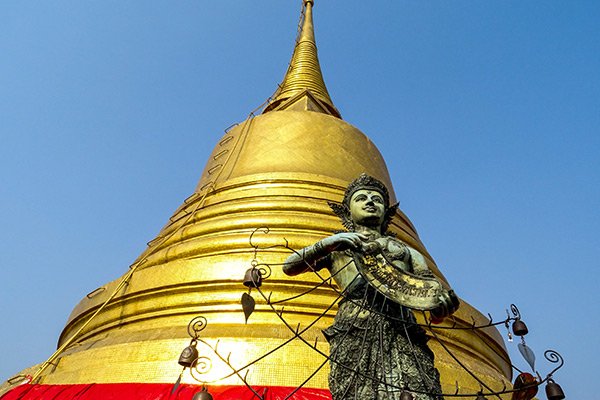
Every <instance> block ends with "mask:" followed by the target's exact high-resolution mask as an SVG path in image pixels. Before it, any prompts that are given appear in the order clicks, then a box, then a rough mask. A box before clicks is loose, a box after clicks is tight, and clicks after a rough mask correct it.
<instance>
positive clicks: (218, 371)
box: [30, 1, 511, 392]
mask: <svg viewBox="0 0 600 400" xmlns="http://www.w3.org/2000/svg"><path fill="white" fill-rule="evenodd" d="M306 5H307V11H310V9H311V7H312V1H307V2H306ZM306 18H311V14H310V12H307V14H306ZM309 22H310V23H307V22H306V19H305V23H304V27H305V28H304V29H305V31H304V32H306V29H310V30H311V35H312V36H311V35H309V36H310V37H312V38H313V39H312V40H313V42H314V34H313V33H312V20H310V21H309ZM300 37H306V35H302V34H301V35H300ZM297 48H298V47H297ZM310 57H315V58H316V52H314V56H310ZM308 64H310V65H314V62H312V63H308ZM308 64H307V65H308ZM317 65H318V60H317ZM291 70H293V69H290V70H288V74H286V78H285V79H284V82H285V81H286V80H288V81H290V79H291V78H290V79H288V78H289V76H288V75H289V73H290V71H291ZM319 74H320V69H319ZM309 75H310V74H309ZM313 75H314V74H313ZM292 81H293V79H292ZM294 82H296V83H297V82H298V81H294ZM315 85H316V86H314V87H313V86H310V85H309V86H306V87H305V88H304V89H301V88H299V87H298V86H293V87H294V90H293V91H291V90H290V91H287V92H286V90H282V89H280V91H279V94H278V95H277V96H279V97H277V96H276V99H275V101H274V102H273V103H271V105H272V106H269V107H267V109H266V111H267V112H266V113H264V114H262V115H260V116H257V117H252V118H249V119H248V120H246V121H244V122H242V123H240V124H239V125H237V126H236V127H234V128H233V129H231V130H229V131H228V132H227V133H226V134H225V135H224V136H223V138H222V139H221V140H220V141H219V142H218V143H217V144H216V146H215V149H214V151H213V153H212V154H211V156H210V158H209V160H208V162H207V165H206V167H205V169H204V172H203V173H202V177H201V179H200V182H199V183H198V186H197V188H196V190H195V191H194V193H193V194H192V196H190V197H189V198H188V199H187V200H186V201H185V202H184V203H183V204H182V205H181V206H180V207H179V208H178V209H177V210H176V211H175V212H174V214H173V216H172V217H171V219H170V220H169V221H168V223H167V224H166V225H165V227H164V228H163V229H162V230H161V232H160V233H159V235H158V237H157V238H156V239H154V240H153V241H152V242H150V243H149V246H148V248H147V250H146V251H145V252H144V253H143V254H142V255H140V257H139V258H138V260H137V261H136V263H134V265H133V269H132V270H131V271H129V272H128V273H127V274H126V275H125V277H124V279H120V280H116V281H114V282H111V283H108V284H107V285H105V286H103V287H101V288H99V289H97V290H95V291H94V292H92V293H90V294H89V295H88V296H86V297H85V298H84V299H83V300H82V301H81V302H80V303H79V304H78V305H77V306H76V308H75V309H74V310H73V312H72V314H71V316H70V318H69V321H68V323H67V325H66V327H65V329H64V331H63V332H62V334H61V337H60V341H59V345H62V344H65V345H68V346H66V348H65V349H61V351H60V352H59V354H57V357H56V359H54V360H52V363H50V364H45V365H44V367H45V368H44V370H43V371H42V373H41V374H40V376H39V378H40V382H41V383H44V384H71V383H89V382H95V383H117V382H146V383H157V382H164V383H170V382H174V381H175V379H176V378H177V376H178V375H179V373H180V372H181V367H180V366H179V365H178V363H177V359H178V357H179V354H180V352H181V350H182V349H183V348H184V347H185V346H186V345H187V344H188V342H189V337H188V335H187V331H186V327H187V324H188V322H189V321H190V320H191V319H192V318H193V317H195V316H197V315H203V316H204V317H206V318H207V320H208V327H207V329H206V330H205V331H203V332H202V338H203V339H204V340H206V341H207V342H208V343H210V344H213V345H216V343H217V342H218V343H219V344H218V353H219V355H224V356H227V354H229V353H230V352H231V358H230V363H231V364H232V365H233V366H235V367H238V368H239V367H242V366H244V365H246V364H247V363H248V362H250V361H252V360H254V359H256V358H258V357H260V356H261V355H264V354H266V353H268V352H270V351H271V350H272V349H273V348H275V347H276V346H277V345H278V344H280V343H283V342H285V341H287V340H290V342H289V343H288V344H287V345H285V346H284V347H282V348H281V349H279V350H277V351H275V352H273V353H272V354H270V355H269V356H268V357H265V358H264V359H262V360H261V361H260V362H258V363H256V364H254V365H252V366H251V367H249V368H248V370H249V371H250V372H249V375H248V381H249V382H250V383H251V384H261V385H274V386H291V387H293V386H296V385H299V384H300V383H301V382H302V381H303V380H304V379H306V378H307V377H308V376H309V375H310V374H311V373H312V372H313V371H314V370H316V369H318V368H319V367H320V366H321V365H322V364H323V363H324V361H325V360H324V358H323V357H322V356H319V355H318V353H316V352H315V351H314V349H312V348H310V347H309V346H307V344H306V343H304V342H302V341H301V340H299V339H298V338H296V339H294V334H293V332H290V330H289V329H288V328H287V327H286V326H285V325H284V324H283V323H282V322H281V320H280V319H279V318H278V316H277V314H276V313H275V312H274V311H273V309H272V308H271V307H270V306H269V305H268V304H267V302H266V301H264V300H261V299H260V296H259V295H257V294H256V293H254V295H255V297H256V298H257V299H258V301H257V307H256V311H255V312H254V314H253V315H252V316H251V317H250V320H249V322H248V323H247V324H246V323H245V319H244V314H243V312H242V308H241V305H240V297H241V295H242V293H244V292H246V291H247V289H246V288H245V287H244V286H243V284H242V279H243V277H244V272H245V271H246V270H247V269H248V268H249V267H250V265H251V262H252V260H253V259H254V257H255V256H256V257H257V261H258V262H260V263H267V264H270V265H271V266H272V267H271V268H272V274H271V276H270V277H269V278H268V279H266V280H265V282H264V285H263V288H262V289H263V290H264V291H265V292H268V293H272V298H271V300H272V301H276V300H277V299H282V298H285V297H293V296H297V295H300V294H302V293H303V292H305V291H307V290H309V289H311V288H314V287H315V284H316V283H319V282H320V280H319V279H318V278H317V277H315V276H313V275H311V274H304V275H302V276H299V277H294V278H290V277H288V276H286V275H284V274H283V273H282V271H281V269H280V268H279V267H278V265H280V264H281V262H282V261H283V260H284V259H285V258H286V257H287V255H289V250H287V249H284V248H282V247H272V246H275V245H282V244H284V243H286V241H287V243H288V244H289V246H290V247H291V248H293V249H300V248H303V247H304V246H307V245H308V244H311V243H313V242H315V241H317V240H319V239H321V238H323V237H325V236H327V235H330V234H331V233H332V232H334V231H336V230H339V229H342V226H341V224H340V221H339V220H338V219H337V217H336V216H335V215H334V214H333V213H332V212H331V210H330V208H329V206H328V205H327V202H328V201H335V202H340V201H341V199H342V197H343V193H344V190H345V187H346V186H347V184H348V183H349V182H350V181H351V180H353V179H354V178H355V177H357V176H358V175H359V174H360V173H363V172H366V173H368V174H370V175H372V176H374V177H376V178H378V179H380V180H381V181H383V182H384V183H385V184H386V185H387V186H388V187H389V188H390V189H391V188H392V184H391V180H390V177H389V174H388V171H387V167H386V165H385V162H384V160H383V158H382V156H381V154H380V153H379V151H378V150H377V148H376V147H375V145H374V144H373V143H372V142H371V141H370V140H369V138H368V137H367V136H366V135H365V134H363V133H362V132H361V131H359V130H358V129H357V128H355V127H353V126H352V125H350V124H348V123H347V122H345V121H343V120H341V119H340V118H338V117H339V114H337V115H336V113H335V112H333V111H332V110H334V111H336V110H335V107H333V104H332V103H331V100H330V99H329V96H328V94H327V97H326V98H325V96H324V95H323V93H322V92H321V93H319V91H320V89H319V87H320V86H321V84H320V83H319V82H317V84H315ZM282 87H283V88H285V87H286V85H282ZM288 87H292V86H289V85H288ZM323 87H324V84H323ZM315 88H316V89H315ZM325 90H326V89H325ZM325 93H326V92H325ZM302 99H303V101H301V100H302ZM390 192H391V193H390V194H391V197H392V200H394V199H395V197H396V196H395V194H394V191H393V189H391V190H390ZM261 227H267V228H269V233H263V231H262V230H261V231H259V233H258V234H257V235H256V236H255V238H254V243H258V245H259V246H260V250H259V251H258V252H257V253H255V251H254V248H253V247H252V246H251V244H250V236H251V234H252V233H253V232H254V231H255V230H256V229H257V228H261ZM390 229H391V230H392V232H394V233H395V234H397V235H398V237H399V238H400V239H402V240H404V241H406V242H407V243H409V244H410V245H411V246H413V247H415V248H416V249H417V250H419V251H420V252H421V253H423V254H424V255H425V256H426V258H427V261H428V263H429V264H430V266H431V268H432V270H433V271H434V272H435V273H436V274H437V275H438V276H439V277H440V278H441V279H442V280H443V281H444V282H446V280H445V278H444V277H443V276H442V275H441V273H440V272H439V270H438V269H437V267H436V266H435V263H434V261H433V259H432V258H431V257H430V256H429V254H428V253H427V250H426V249H425V247H424V245H423V244H422V243H421V241H420V240H419V237H418V235H417V233H416V230H415V228H414V227H413V225H412V224H411V222H410V221H409V220H408V218H407V217H406V216H405V215H404V214H403V213H402V212H400V211H398V213H397V214H396V215H395V217H394V218H393V221H392V224H391V226H390ZM335 297H336V296H335V293H334V292H333V291H332V290H330V289H327V288H325V287H323V288H318V289H317V290H314V291H312V292H311V293H310V294H308V295H305V296H302V297H299V298H298V299H296V300H293V301H290V302H287V303H285V312H284V314H283V315H284V316H285V318H286V321H288V322H289V323H290V324H291V326H296V324H300V327H301V328H307V327H309V329H307V330H306V332H304V333H303V337H305V338H306V339H307V340H310V341H311V342H314V341H315V338H319V337H320V338H321V339H320V340H318V342H317V348H318V349H319V350H320V351H322V352H324V353H327V351H328V346H327V344H326V342H325V341H324V340H323V339H322V336H321V332H320V330H321V329H323V328H325V327H326V326H328V325H329V324H330V323H331V321H332V316H333V314H334V309H332V310H330V312H329V313H328V314H327V315H326V316H325V317H324V318H321V319H318V320H317V318H318V316H319V315H320V314H321V313H322V312H323V311H324V310H325V308H327V307H328V306H329V305H331V304H332V303H333V301H334V300H335ZM105 303H107V304H106V305H104V304H105ZM456 321H457V322H456V323H457V326H459V327H460V326H462V327H468V326H469V325H470V324H472V323H473V321H475V322H476V323H478V324H482V323H485V322H486V321H487V320H486V319H485V318H484V317H483V316H482V315H481V314H480V313H479V312H478V311H477V310H475V309H474V308H472V307H471V306H469V305H468V304H467V303H465V302H463V304H462V306H461V308H460V310H459V312H458V313H457V314H456ZM311 324H312V325H311ZM438 335H439V337H440V339H441V343H442V344H443V345H444V346H446V347H447V348H449V349H450V350H451V351H452V352H453V353H454V354H456V355H457V356H458V357H459V358H460V360H461V361H462V362H463V363H464V364H465V365H466V366H468V367H469V368H470V369H472V370H475V371H477V375H478V376H479V377H481V378H483V379H484V380H485V381H486V382H487V383H488V384H489V385H490V386H491V387H493V388H495V389H500V388H502V386H503V385H504V384H505V383H507V384H508V383H509V380H510V378H511V370H510V364H509V363H508V362H507V360H508V356H507V354H506V350H505V348H504V345H503V342H502V339H501V337H500V335H499V333H498V331H497V330H496V329H494V328H489V329H487V330H485V331H484V332H480V333H476V332H474V331H471V330H468V329H466V330H440V331H439V333H438ZM430 343H431V347H432V349H433V350H434V352H435V353H436V365H437V367H438V369H439V370H440V372H441V375H442V384H443V388H444V391H445V392H448V391H450V392H454V390H455V382H456V381H458V382H460V385H461V391H463V392H469V391H470V392H477V391H478V390H479V389H480V386H479V384H478V383H477V382H476V381H475V380H474V379H473V378H472V377H470V376H469V375H468V374H467V373H466V372H464V371H463V370H461V369H460V368H458V367H457V364H456V362H455V360H453V359H452V357H451V356H450V355H448V353H447V352H446V351H445V350H444V349H442V347H440V345H439V344H437V343H435V341H431V342H430ZM199 350H200V351H201V354H203V355H206V356H208V357H210V358H211V359H212V360H213V368H212V369H211V371H210V372H209V373H208V374H207V375H206V376H205V377H206V379H207V380H212V379H215V380H216V381H215V383H214V384H215V385H221V384H234V385H236V384H237V385H239V384H241V381H240V379H239V378H238V377H236V376H235V375H233V376H229V377H228V378H226V379H219V378H221V377H223V376H227V375H231V371H230V370H229V369H228V367H227V365H226V364H225V363H223V362H222V361H220V360H219V355H217V354H215V353H214V352H212V350H211V349H210V348H207V347H202V346H200V347H199ZM282 366H285V368H282ZM36 369H37V368H36V367H32V368H31V369H30V372H35V371H36ZM244 372H245V370H244ZM36 377H37V376H36ZM183 381H184V382H189V383H193V382H195V381H194V380H193V379H192V377H191V376H190V375H189V374H188V373H186V374H184V377H183ZM307 386H308V387H315V388H326V387H327V367H326V366H325V367H323V368H322V369H321V370H320V371H319V372H318V373H317V374H316V375H315V376H314V378H312V379H311V380H310V382H309V383H308V384H307Z"/></svg>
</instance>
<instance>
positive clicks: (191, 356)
mask: <svg viewBox="0 0 600 400" xmlns="http://www.w3.org/2000/svg"><path fill="white" fill-rule="evenodd" d="M197 360H198V349H197V348H196V343H195V342H193V341H192V343H190V345H189V346H188V347H186V348H185V349H183V351H182V352H181V355H180V356H179V365H181V366H182V367H185V368H190V367H193V366H194V365H195V364H196V361H197Z"/></svg>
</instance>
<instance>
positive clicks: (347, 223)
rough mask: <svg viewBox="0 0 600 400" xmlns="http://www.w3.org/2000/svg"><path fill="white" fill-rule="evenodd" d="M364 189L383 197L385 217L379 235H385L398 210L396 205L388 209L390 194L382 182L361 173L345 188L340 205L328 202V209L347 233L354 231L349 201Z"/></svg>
mask: <svg viewBox="0 0 600 400" xmlns="http://www.w3.org/2000/svg"><path fill="white" fill-rule="evenodd" d="M364 189H366V190H373V191H376V192H378V193H381V195H382V196H383V201H384V206H385V215H384V217H383V223H382V226H381V233H383V234H385V233H386V231H387V228H388V225H389V224H390V222H391V220H392V217H393V216H394V214H395V213H396V210H397V209H398V203H396V204H394V205H392V206H391V207H390V193H389V191H388V189H387V187H386V186H385V185H384V184H383V182H381V181H380V180H378V179H375V178H373V177H372V176H370V175H367V174H365V173H362V174H361V175H360V176H359V177H358V178H356V179H355V180H353V181H352V182H350V184H349V185H348V187H347V188H346V192H345V193H344V200H343V201H342V204H338V203H333V202H329V207H331V209H332V210H333V212H334V213H335V214H336V215H337V216H338V217H340V219H341V220H342V225H344V227H345V228H346V229H348V230H349V231H354V230H355V226H354V222H353V221H352V217H351V215H350V200H351V199H352V195H353V194H354V193H356V192H357V191H359V190H364Z"/></svg>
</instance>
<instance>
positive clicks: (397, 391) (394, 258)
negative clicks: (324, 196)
mask: <svg viewBox="0 0 600 400" xmlns="http://www.w3.org/2000/svg"><path fill="white" fill-rule="evenodd" d="M330 206H331V207H332V209H333V210H334V212H335V213H336V214H337V215H338V216H339V217H340V218H341V220H342V224H343V225H344V226H345V228H346V229H347V230H348V231H346V232H341V233H336V234H335V235H332V236H329V237H327V238H325V239H323V240H321V241H319V242H317V243H315V244H313V245H311V246H308V247H306V248H304V249H302V250H300V251H299V252H298V253H295V254H293V255H291V256H290V257H288V259H287V260H286V262H285V264H284V266H283V271H284V272H285V273H286V274H288V275H292V276H293V275H298V274H300V273H303V272H308V271H318V270H321V269H323V268H327V269H328V270H329V272H330V273H331V275H332V277H333V279H334V280H335V282H336V284H337V286H338V288H339V290H340V293H341V295H342V296H343V297H342V300H341V301H340V303H339V308H338V312H337V314H336V316H335V319H334V323H333V325H332V326H330V327H329V328H327V329H325V330H324V331H323V333H324V335H325V337H326V338H327V340H328V341H329V344H330V367H331V372H330V374H329V388H330V391H331V394H332V397H333V400H342V399H344V400H346V399H356V400H383V399H386V400H387V399H392V400H399V399H400V395H401V393H402V391H404V390H405V391H408V392H411V393H412V395H413V397H414V398H415V399H419V400H432V399H440V398H441V396H440V394H441V387H440V378H439V372H438V371H437V369H436V368H435V367H434V365H433V353H432V352H431V350H430V349H429V347H428V346H427V340H428V337H427V336H426V335H425V331H424V330H423V329H421V327H419V326H418V325H417V324H416V320H415V317H414V315H413V313H412V311H411V310H410V309H409V307H411V308H418V309H430V310H432V315H435V317H437V318H443V317H445V316H447V315H449V314H451V313H452V312H454V311H455V310H456V309H457V307H458V299H457V298H456V296H455V295H454V293H453V292H452V291H448V290H446V289H443V288H442V287H441V285H440V284H439V282H438V281H437V280H436V279H435V278H434V276H433V274H432V273H431V271H430V270H429V268H428V267H427V264H426V262H425V259H424V258H423V256H422V255H421V254H420V253H419V252H418V251H417V250H415V249H413V248H411V247H410V246H408V245H407V244H406V243H404V242H402V241H401V240H399V239H397V238H395V237H394V236H392V235H391V234H388V233H387V227H388V225H389V223H390V221H391V218H392V216H393V215H394V213H395V212H396V209H397V206H398V205H397V204H395V205H393V206H390V204H389V193H388V190H387V188H386V187H385V185H384V184H383V183H382V182H380V181H378V180H377V179H375V178H373V177H371V176H368V175H366V174H362V175H361V176H360V177H359V178H357V179H356V180H354V181H353V182H352V183H351V184H350V185H349V186H348V188H347V189H346V192H345V195H344V200H343V203H342V204H330ZM406 277H407V278H406ZM406 282H408V283H406ZM410 282H416V283H415V284H414V287H411V286H410V284H411V283H410ZM423 282H424V283H423ZM428 283H429V286H427V284H428ZM405 295H406V296H405ZM411 296H412V297H411ZM415 296H416V297H415ZM403 299H406V301H404V300H403ZM415 299H416V300H415ZM420 299H425V301H426V303H427V301H428V303H427V305H424V306H422V307H421V306H420V304H421V303H420V302H419V300H420ZM415 301H416V302H415ZM405 303H409V304H405ZM414 304H417V305H416V306H415V305H414ZM423 304H425V303H423ZM432 308H433V309H432Z"/></svg>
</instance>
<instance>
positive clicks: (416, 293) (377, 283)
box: [353, 252, 443, 311]
mask: <svg viewBox="0 0 600 400" xmlns="http://www.w3.org/2000/svg"><path fill="white" fill-rule="evenodd" d="M353 253H354V263H355V264H356V267H357V268H358V271H359V273H360V274H361V275H362V276H363V278H365V280H366V281H367V282H369V284H370V285H371V286H373V287H374V288H375V289H376V290H377V291H378V292H379V293H381V294H382V295H384V296H385V297H387V298H388V299H390V300H392V301H394V302H396V303H398V304H401V305H403V306H406V307H408V308H412V309H415V310H425V311H430V310H433V309H435V308H437V307H438V306H439V305H440V302H441V300H440V295H441V294H442V291H443V289H442V285H441V284H440V282H439V281H438V280H437V279H435V278H433V277H432V278H429V277H421V276H417V275H414V274H411V273H409V272H406V271H402V270H401V269H399V268H397V267H396V266H394V265H393V264H392V263H391V262H389V261H388V260H386V258H385V257H384V256H383V255H382V254H380V256H379V257H377V256H376V255H375V254H363V253H361V252H353Z"/></svg>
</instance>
